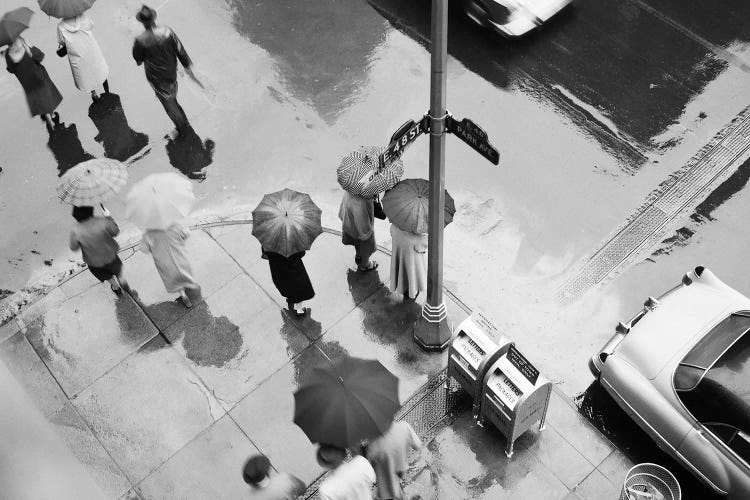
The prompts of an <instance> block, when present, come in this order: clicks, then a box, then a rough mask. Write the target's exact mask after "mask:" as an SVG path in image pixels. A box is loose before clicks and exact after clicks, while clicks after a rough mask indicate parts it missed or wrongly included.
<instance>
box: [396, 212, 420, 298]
mask: <svg viewBox="0 0 750 500" xmlns="http://www.w3.org/2000/svg"><path fill="white" fill-rule="evenodd" d="M391 239H392V241H393V248H392V252H391V284H390V288H391V291H392V292H397V293H403V294H404V298H406V297H408V298H410V299H412V300H414V299H416V298H417V295H419V292H421V291H423V290H427V258H426V257H427V234H414V233H410V232H408V231H404V230H403V229H399V228H398V227H396V226H394V225H393V224H391Z"/></svg>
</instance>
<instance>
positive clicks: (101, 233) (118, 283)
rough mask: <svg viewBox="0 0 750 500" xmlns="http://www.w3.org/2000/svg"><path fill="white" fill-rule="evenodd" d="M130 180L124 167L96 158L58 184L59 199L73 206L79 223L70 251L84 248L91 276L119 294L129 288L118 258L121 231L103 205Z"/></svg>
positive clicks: (75, 168)
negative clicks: (97, 213) (99, 214)
mask: <svg viewBox="0 0 750 500" xmlns="http://www.w3.org/2000/svg"><path fill="white" fill-rule="evenodd" d="M127 179H128V171H127V168H126V167H125V165H124V164H122V163H120V162H119V161H115V160H110V159H107V158H95V159H92V160H88V161H84V162H82V163H79V164H78V165H76V166H75V167H73V168H71V169H70V170H68V171H67V172H65V173H64V174H63V175H62V177H61V178H60V183H59V184H58V185H57V195H58V197H59V198H60V200H62V201H64V202H66V203H69V204H71V205H73V217H74V218H75V219H76V221H78V224H77V225H76V226H75V227H74V228H73V230H72V231H71V234H70V249H71V250H73V251H76V250H78V249H80V250H81V253H82V254H83V261H84V262H85V263H86V264H88V266H89V271H91V274H93V275H94V276H95V277H96V278H97V279H98V280H99V281H102V282H103V281H109V282H110V285H111V287H112V291H113V292H115V293H116V294H118V295H119V294H120V293H121V288H124V289H126V290H128V289H129V287H128V284H127V281H125V277H124V276H123V272H122V262H121V261H120V258H119V257H118V255H117V252H118V251H119V249H120V247H119V245H118V244H117V241H115V239H114V237H115V236H117V234H118V233H119V232H120V228H119V227H118V226H117V224H116V223H115V221H114V220H113V219H112V217H110V215H109V211H107V209H105V208H104V205H102V202H103V201H104V200H106V199H107V198H108V197H109V196H111V195H113V194H115V193H117V192H118V191H119V190H120V189H121V188H122V186H124V185H125V182H126V181H127ZM96 204H98V205H100V206H101V208H102V212H103V217H94V208H93V207H94V205H96ZM115 278H116V279H115Z"/></svg>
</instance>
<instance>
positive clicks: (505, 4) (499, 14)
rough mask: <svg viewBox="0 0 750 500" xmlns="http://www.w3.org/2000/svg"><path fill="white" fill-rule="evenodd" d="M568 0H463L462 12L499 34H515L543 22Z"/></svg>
mask: <svg viewBox="0 0 750 500" xmlns="http://www.w3.org/2000/svg"><path fill="white" fill-rule="evenodd" d="M571 1H572V0H463V8H464V11H465V12H466V15H468V16H469V18H471V19H472V20H473V21H474V22H475V23H477V24H478V25H480V26H482V27H484V28H490V29H492V30H494V31H496V32H498V33H500V34H501V35H504V36H508V37H518V36H521V35H523V34H525V33H528V32H529V31H531V30H533V29H534V28H536V27H538V26H541V25H542V23H545V22H547V20H549V19H550V18H551V17H552V16H554V15H555V14H557V13H558V12H560V11H561V10H562V9H563V8H564V7H566V6H567V5H568V4H570V3H571Z"/></svg>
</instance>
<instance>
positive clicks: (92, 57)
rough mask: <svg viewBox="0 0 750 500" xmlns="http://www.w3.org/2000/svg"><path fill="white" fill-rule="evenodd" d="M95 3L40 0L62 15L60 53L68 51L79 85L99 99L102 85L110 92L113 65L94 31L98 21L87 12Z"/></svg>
mask: <svg viewBox="0 0 750 500" xmlns="http://www.w3.org/2000/svg"><path fill="white" fill-rule="evenodd" d="M93 3H94V1H93V0H75V1H71V0H67V1H65V2H63V1H62V0H39V5H40V7H41V8H42V10H43V11H44V12H46V13H47V14H49V15H51V16H54V17H60V18H62V21H60V23H59V24H58V25H57V41H58V43H59V48H58V50H57V54H58V55H59V56H60V57H63V56H65V55H66V54H67V56H68V62H69V63H70V70H71V72H72V73H73V81H74V82H75V84H76V88H77V89H78V90H81V91H83V92H91V100H92V101H94V102H97V101H98V100H99V95H98V94H97V93H96V88H97V87H98V86H99V85H101V86H102V87H103V88H104V92H105V93H107V94H108V93H109V81H107V75H108V74H109V67H108V66H107V61H105V60H104V56H103V55H102V51H101V49H100V48H99V44H98V43H97V42H96V38H94V35H93V33H92V32H91V29H92V28H93V27H94V22H93V21H92V20H91V19H89V18H88V16H86V14H85V13H84V11H85V10H86V9H88V8H89V7H90V6H91V5H92V4H93Z"/></svg>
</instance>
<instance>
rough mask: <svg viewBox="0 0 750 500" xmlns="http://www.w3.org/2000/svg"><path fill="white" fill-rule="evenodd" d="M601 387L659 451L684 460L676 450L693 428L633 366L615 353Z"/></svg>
mask: <svg viewBox="0 0 750 500" xmlns="http://www.w3.org/2000/svg"><path fill="white" fill-rule="evenodd" d="M599 380H600V382H601V384H602V387H604V389H605V390H606V391H607V392H608V393H609V394H610V395H611V396H612V397H613V398H614V400H615V401H616V402H617V404H618V405H620V407H621V408H622V409H623V410H624V411H625V413H627V414H628V415H630V417H631V418H632V419H633V420H634V421H635V422H636V423H637V424H638V426H639V427H641V428H642V429H643V430H644V431H645V432H646V433H647V434H648V435H649V436H651V438H652V439H653V440H654V441H656V443H657V444H658V445H659V447H660V448H662V449H663V450H664V451H666V452H667V453H669V454H670V455H672V456H674V457H676V458H678V459H680V460H681V459H682V457H680V456H679V452H678V451H677V447H678V446H679V444H680V443H681V442H682V440H683V439H684V438H685V436H686V435H687V434H688V432H690V429H691V428H692V425H691V423H690V422H688V421H687V420H686V418H685V416H684V415H683V414H682V413H681V412H679V411H677V410H676V409H675V408H674V407H673V406H672V405H671V403H670V402H669V401H667V400H666V399H665V398H664V396H662V394H661V393H660V392H659V391H657V390H656V388H655V387H654V386H653V385H652V384H651V382H650V381H649V380H648V379H646V378H645V377H643V376H642V375H641V374H640V373H639V372H638V371H637V370H636V369H635V368H634V367H633V366H632V365H631V364H630V363H628V362H627V361H625V360H623V359H622V358H619V357H617V355H616V354H613V355H611V356H609V357H607V360H606V362H605V363H604V366H603V367H602V372H601V376H600V378H599Z"/></svg>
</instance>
